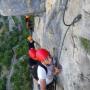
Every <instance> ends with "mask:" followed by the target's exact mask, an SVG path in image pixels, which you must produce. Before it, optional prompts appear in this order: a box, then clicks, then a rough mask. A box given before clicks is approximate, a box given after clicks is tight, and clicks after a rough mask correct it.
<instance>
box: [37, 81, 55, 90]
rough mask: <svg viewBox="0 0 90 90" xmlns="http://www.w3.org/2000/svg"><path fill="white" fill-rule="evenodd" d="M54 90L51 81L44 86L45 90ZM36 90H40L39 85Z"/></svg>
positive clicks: (53, 83) (53, 84)
mask: <svg viewBox="0 0 90 90" xmlns="http://www.w3.org/2000/svg"><path fill="white" fill-rule="evenodd" d="M54 88H55V82H54V81H52V82H51V83H50V84H48V85H47V86H46V90H55V89H54ZM38 90H41V89H40V85H38Z"/></svg>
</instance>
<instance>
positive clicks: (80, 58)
mask: <svg viewBox="0 0 90 90" xmlns="http://www.w3.org/2000/svg"><path fill="white" fill-rule="evenodd" d="M66 1H67V0H54V1H53V2H52V0H46V13H43V15H42V16H41V17H36V18H35V33H34V36H36V37H35V38H36V39H37V41H38V40H39V42H40V43H41V46H42V47H44V48H47V49H48V50H50V52H51V54H52V55H55V56H57V57H58V60H59V62H60V63H61V65H62V73H61V74H60V75H59V78H58V83H57V90H60V88H61V87H59V85H60V86H62V87H63V88H64V90H89V89H90V58H89V54H88V53H87V52H86V51H85V50H84V49H83V47H82V45H81V43H80V42H81V40H80V38H81V37H83V38H87V39H90V38H89V37H90V35H89V33H90V32H89V26H90V25H89V23H90V22H89V21H90V20H89V19H90V17H89V11H90V10H89V8H90V5H89V3H90V2H89V0H86V1H84V0H75V1H73V0H69V2H68V5H67V10H66V12H65V16H64V20H65V23H67V24H70V23H71V22H72V21H73V19H74V18H75V17H76V16H77V15H79V14H82V19H81V20H80V21H79V22H77V23H75V24H74V25H72V26H71V27H70V28H69V30H68V32H67V34H66V37H65V39H64V42H63V38H64V35H65V33H66V30H67V28H68V26H65V25H64V23H63V10H64V8H65V3H66ZM62 43H63V47H62V51H61V46H62ZM63 88H62V89H63Z"/></svg>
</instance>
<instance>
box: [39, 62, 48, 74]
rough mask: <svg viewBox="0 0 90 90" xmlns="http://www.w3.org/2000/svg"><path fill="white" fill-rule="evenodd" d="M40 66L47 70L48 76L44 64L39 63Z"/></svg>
mask: <svg viewBox="0 0 90 90" xmlns="http://www.w3.org/2000/svg"><path fill="white" fill-rule="evenodd" d="M39 65H40V66H41V67H42V68H44V69H45V71H46V74H47V72H48V71H47V67H45V66H44V65H43V64H42V63H39Z"/></svg>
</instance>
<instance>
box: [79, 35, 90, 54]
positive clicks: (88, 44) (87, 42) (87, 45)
mask: <svg viewBox="0 0 90 90" xmlns="http://www.w3.org/2000/svg"><path fill="white" fill-rule="evenodd" d="M80 40H81V44H82V46H83V47H84V49H85V50H86V52H88V53H90V40H88V39H85V38H82V37H81V38H80Z"/></svg>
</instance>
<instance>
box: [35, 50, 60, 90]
mask: <svg viewBox="0 0 90 90" xmlns="http://www.w3.org/2000/svg"><path fill="white" fill-rule="evenodd" d="M36 58H37V60H38V61H39V62H40V63H41V64H42V65H44V66H45V67H46V68H47V72H46V70H45V69H44V68H42V67H41V65H38V69H37V75H38V79H39V80H38V89H39V90H54V87H53V78H54V75H58V74H59V73H60V69H59V68H57V67H54V65H53V60H52V57H51V55H50V53H49V52H48V51H47V50H46V49H42V48H41V49H39V50H37V51H36Z"/></svg>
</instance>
